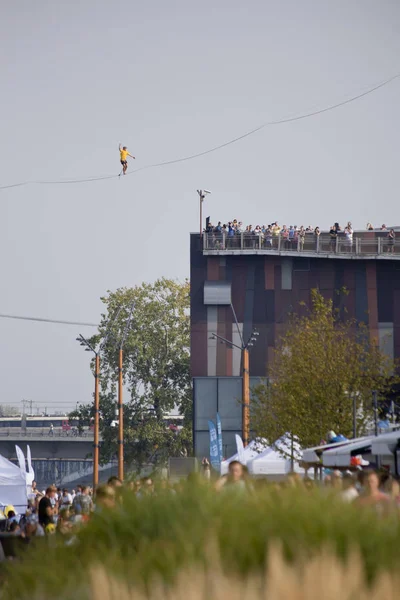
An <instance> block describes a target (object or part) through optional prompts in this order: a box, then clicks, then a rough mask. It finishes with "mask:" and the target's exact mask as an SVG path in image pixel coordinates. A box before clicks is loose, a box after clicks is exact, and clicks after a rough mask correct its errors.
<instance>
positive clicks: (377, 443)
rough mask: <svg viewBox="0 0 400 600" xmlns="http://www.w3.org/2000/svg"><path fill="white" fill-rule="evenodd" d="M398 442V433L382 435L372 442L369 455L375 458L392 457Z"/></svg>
mask: <svg viewBox="0 0 400 600" xmlns="http://www.w3.org/2000/svg"><path fill="white" fill-rule="evenodd" d="M399 442H400V431H392V432H391V433H384V434H382V435H380V436H378V437H375V438H374V439H373V440H372V444H371V454H374V455H375V456H390V455H393V454H394V452H395V451H396V449H397V445H398V443H399Z"/></svg>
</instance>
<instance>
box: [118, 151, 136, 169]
mask: <svg viewBox="0 0 400 600" xmlns="http://www.w3.org/2000/svg"><path fill="white" fill-rule="evenodd" d="M128 156H130V157H131V158H133V159H135V157H134V156H132V154H129V152H128V148H127V147H126V146H121V144H120V145H119V157H120V163H121V165H122V172H123V174H124V175H125V173H126V170H127V168H128V161H127V158H128Z"/></svg>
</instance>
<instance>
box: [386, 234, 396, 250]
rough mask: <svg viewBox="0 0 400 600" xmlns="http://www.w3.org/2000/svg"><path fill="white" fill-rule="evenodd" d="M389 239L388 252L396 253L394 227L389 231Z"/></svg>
mask: <svg viewBox="0 0 400 600" xmlns="http://www.w3.org/2000/svg"><path fill="white" fill-rule="evenodd" d="M387 240H388V252H389V253H391V254H394V245H395V241H396V234H395V232H394V229H391V230H390V231H389V233H388V234H387Z"/></svg>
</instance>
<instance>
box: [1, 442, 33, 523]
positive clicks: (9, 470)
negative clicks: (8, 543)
mask: <svg viewBox="0 0 400 600" xmlns="http://www.w3.org/2000/svg"><path fill="white" fill-rule="evenodd" d="M16 452H17V457H18V463H19V465H15V464H14V463H12V462H11V461H9V460H7V458H5V457H4V456H1V455H0V506H2V507H5V506H7V505H8V504H12V505H13V506H14V508H15V511H16V512H19V513H21V512H24V511H25V509H26V506H27V502H28V490H29V488H31V485H32V481H33V479H34V472H33V469H32V465H31V460H30V449H29V446H28V471H26V467H25V457H24V454H23V452H22V450H21V449H20V448H19V447H18V446H16Z"/></svg>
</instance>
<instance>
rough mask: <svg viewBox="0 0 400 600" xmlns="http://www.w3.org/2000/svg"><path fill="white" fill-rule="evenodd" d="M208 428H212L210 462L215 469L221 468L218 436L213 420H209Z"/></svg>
mask: <svg viewBox="0 0 400 600" xmlns="http://www.w3.org/2000/svg"><path fill="white" fill-rule="evenodd" d="M208 429H209V430H210V462H211V466H212V468H213V469H214V470H215V471H218V472H219V470H220V463H219V451H218V436H217V430H216V428H215V425H214V423H213V422H212V421H208Z"/></svg>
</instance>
